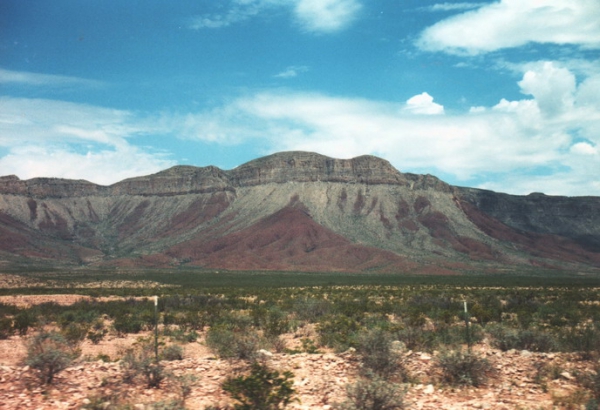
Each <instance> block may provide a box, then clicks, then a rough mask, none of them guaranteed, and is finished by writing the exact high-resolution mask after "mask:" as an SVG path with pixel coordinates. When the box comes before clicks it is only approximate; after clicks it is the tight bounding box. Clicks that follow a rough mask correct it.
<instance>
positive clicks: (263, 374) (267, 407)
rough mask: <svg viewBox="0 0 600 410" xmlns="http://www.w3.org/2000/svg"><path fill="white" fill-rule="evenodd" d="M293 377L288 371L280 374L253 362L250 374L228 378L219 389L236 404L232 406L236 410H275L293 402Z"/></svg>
mask: <svg viewBox="0 0 600 410" xmlns="http://www.w3.org/2000/svg"><path fill="white" fill-rule="evenodd" d="M293 377H294V375H293V374H292V373H291V372H289V371H286V372H283V373H282V374H280V373H279V372H278V371H276V370H271V369H269V368H268V367H267V366H265V365H262V364H259V363H256V362H255V363H253V364H252V366H251V368H250V374H248V375H247V376H238V377H228V378H227V380H225V381H224V382H223V384H222V385H221V387H222V388H223V390H225V391H226V392H227V393H229V394H230V395H231V397H232V398H233V399H234V400H236V401H237V402H238V403H236V404H235V405H234V409H236V410H275V409H281V408H285V406H287V405H288V404H290V403H291V402H292V401H293V400H294V398H293V396H294V394H295V393H296V391H295V390H294V388H293V384H294V382H293Z"/></svg>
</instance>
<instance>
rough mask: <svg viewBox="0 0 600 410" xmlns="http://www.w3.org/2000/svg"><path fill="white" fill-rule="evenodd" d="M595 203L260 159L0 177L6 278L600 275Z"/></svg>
mask: <svg viewBox="0 0 600 410" xmlns="http://www.w3.org/2000/svg"><path fill="white" fill-rule="evenodd" d="M599 210H600V198H595V197H589V198H562V197H547V196H544V195H530V196H526V197H520V196H511V195H505V194H497V193H494V192H490V191H482V190H475V189H469V188H458V187H452V186H450V185H448V184H446V183H444V182H443V181H440V180H439V179H437V178H435V177H433V176H429V175H425V176H423V175H413V174H406V173H401V172H399V171H397V170H396V169H395V168H393V167H392V166H391V165H390V164H389V163H388V162H387V161H385V160H382V159H380V158H377V157H373V156H362V157H358V158H354V159H350V160H340V159H334V158H329V157H325V156H322V155H319V154H314V153H307V152H286V153H279V154H274V155H270V156H268V157H264V158H260V159H257V160H255V161H251V162H249V163H247V164H244V165H241V166H239V167H237V168H235V169H233V170H229V171H224V170H221V169H219V168H216V167H204V168H198V167H189V166H178V167H173V168H171V169H168V170H165V171H162V172H159V173H157V174H153V175H149V176H145V177H139V178H131V179H127V180H124V181H121V182H119V183H117V184H114V185H111V186H98V185H95V184H92V183H89V182H86V181H70V180H61V179H49V178H36V179H32V180H28V181H21V180H19V179H18V178H17V177H15V176H7V177H0V235H1V236H0V259H1V260H2V261H4V263H5V264H16V263H25V262H27V263H30V262H35V263H39V264H46V265H48V264H65V263H66V264H91V265H119V266H122V265H126V266H133V267H136V266H174V265H181V264H187V265H193V266H202V267H207V268H227V269H278V270H286V269H294V270H312V271H324V270H338V271H366V270H368V271H402V272H427V273H460V272H464V271H466V270H482V269H483V270H494V269H496V268H499V267H503V268H505V267H506V266H522V265H537V266H546V267H552V268H559V269H563V268H569V269H571V268H576V269H578V270H581V269H583V270H588V269H596V268H599V267H600V252H599V250H600V212H598V211H599Z"/></svg>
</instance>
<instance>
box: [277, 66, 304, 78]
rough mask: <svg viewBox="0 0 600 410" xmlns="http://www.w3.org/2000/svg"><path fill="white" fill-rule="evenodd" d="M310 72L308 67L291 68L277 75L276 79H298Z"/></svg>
mask: <svg viewBox="0 0 600 410" xmlns="http://www.w3.org/2000/svg"><path fill="white" fill-rule="evenodd" d="M307 71H308V67H306V66H289V67H287V68H286V69H285V70H283V71H282V72H280V73H277V74H275V77H276V78H294V77H297V76H298V75H299V74H301V73H305V72H307Z"/></svg>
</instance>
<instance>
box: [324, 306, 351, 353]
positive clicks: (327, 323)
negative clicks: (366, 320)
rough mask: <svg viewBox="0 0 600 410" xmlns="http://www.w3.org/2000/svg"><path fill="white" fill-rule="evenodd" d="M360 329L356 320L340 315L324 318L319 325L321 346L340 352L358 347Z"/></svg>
mask: <svg viewBox="0 0 600 410" xmlns="http://www.w3.org/2000/svg"><path fill="white" fill-rule="evenodd" d="M359 329H360V327H359V325H358V323H357V322H356V320H354V319H352V318H350V317H347V316H344V315H340V314H337V315H331V316H327V317H324V318H322V319H321V321H320V322H319V323H318V324H317V332H318V333H319V342H320V344H321V345H323V346H329V347H332V348H334V349H335V350H336V351H338V352H343V351H346V350H348V348H350V347H355V346H356V336H357V332H358V331H359Z"/></svg>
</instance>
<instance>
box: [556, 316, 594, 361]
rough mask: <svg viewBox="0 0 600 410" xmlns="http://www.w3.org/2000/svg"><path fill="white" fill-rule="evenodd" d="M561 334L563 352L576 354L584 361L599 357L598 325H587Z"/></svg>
mask: <svg viewBox="0 0 600 410" xmlns="http://www.w3.org/2000/svg"><path fill="white" fill-rule="evenodd" d="M561 333H562V335H561V336H562V337H561V341H562V347H563V349H564V350H567V351H571V352H577V353H579V354H580V355H581V357H582V358H583V359H584V360H591V359H595V358H597V357H598V356H600V323H598V322H596V323H589V324H586V325H584V326H579V327H576V328H574V329H573V328H570V329H566V330H564V331H563V332H561Z"/></svg>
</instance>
